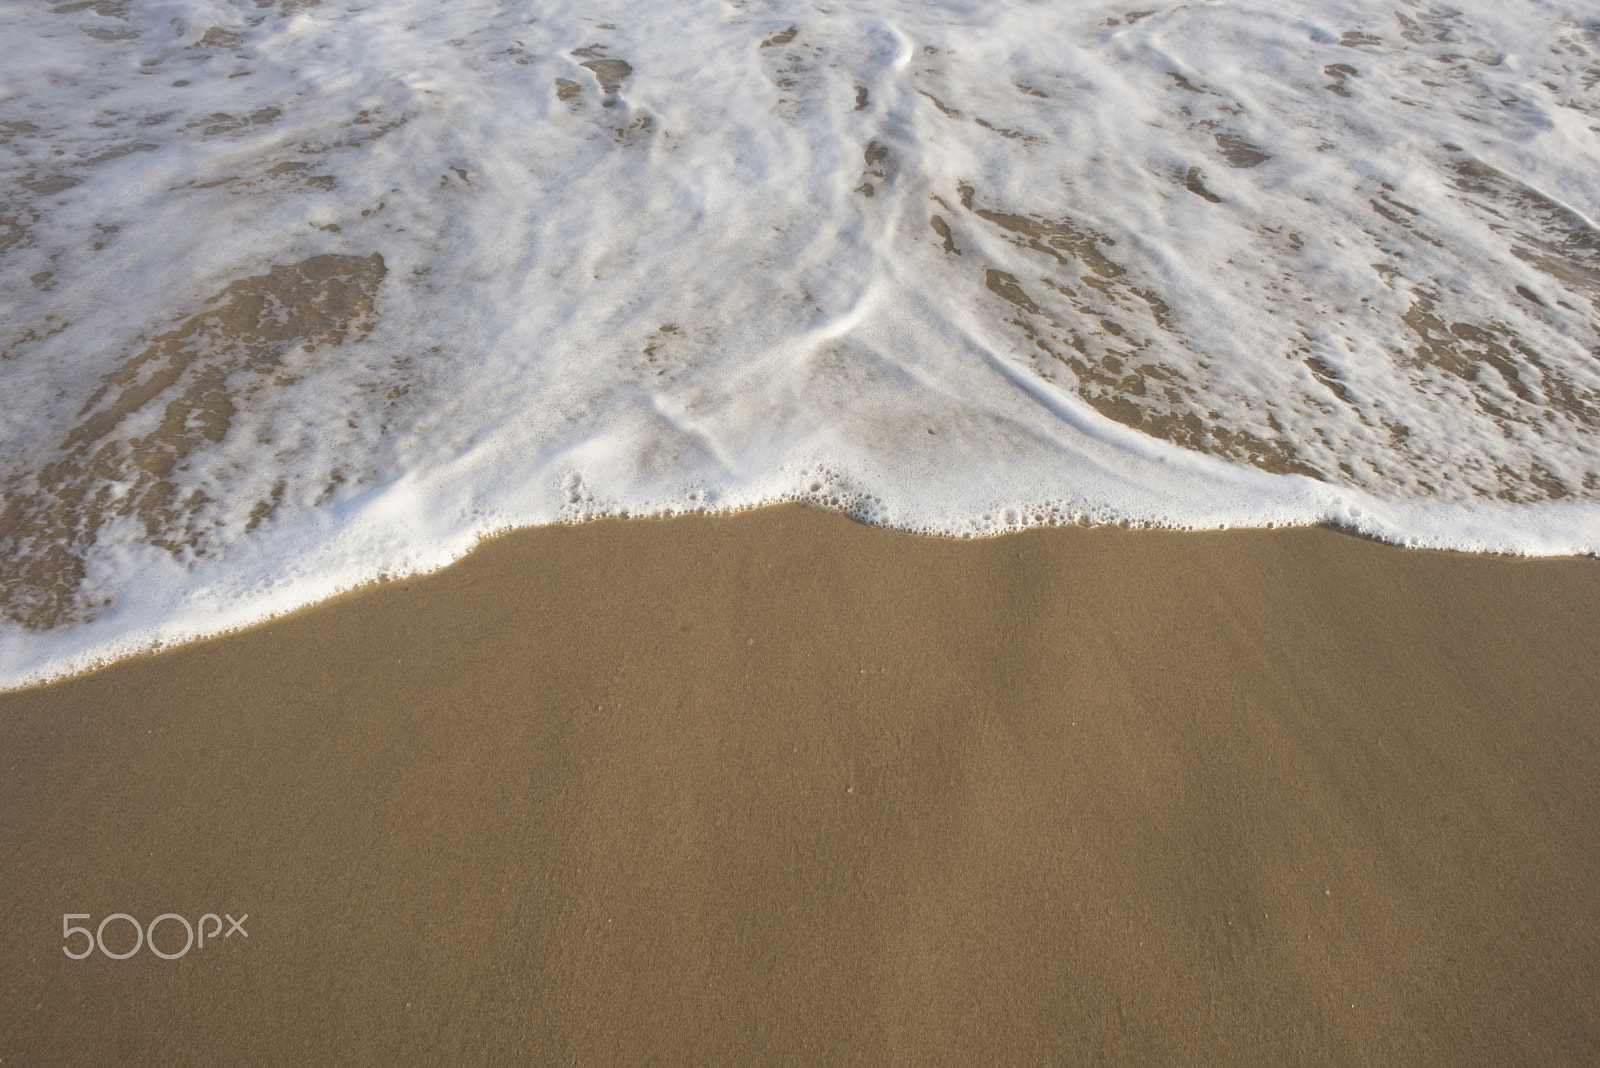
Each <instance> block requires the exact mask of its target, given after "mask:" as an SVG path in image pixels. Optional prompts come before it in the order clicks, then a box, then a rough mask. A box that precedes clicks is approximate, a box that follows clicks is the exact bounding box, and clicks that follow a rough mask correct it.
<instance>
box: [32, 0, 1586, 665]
mask: <svg viewBox="0 0 1600 1068" xmlns="http://www.w3.org/2000/svg"><path fill="white" fill-rule="evenodd" d="M0 23H3V25H5V26H6V29H7V32H6V34H5V35H4V39H3V43H0V58H3V62H0V144H3V152H0V168H3V171H4V174H3V176H0V180H3V183H4V184H3V186H0V350H3V355H4V359H3V361H0V383H3V385H4V389H5V393H6V404H5V406H4V409H3V412H0V479H3V485H4V492H5V512H4V516H3V519H0V553H3V557H4V561H5V577H4V580H3V585H0V610H3V612H4V622H3V624H0V684H4V685H10V686H15V685H21V684H25V683H28V682H30V681H36V680H39V679H43V678H48V677H53V676H55V675H59V674H62V673H65V672H69V671H73V670H78V669H81V668H83V667H85V666H88V665H91V664H94V663H98V662H101V661H104V660H106V659H109V658H113V657H115V656H118V655H123V654H126V653H128V652H132V651H136V650H139V649H145V648H150V647H154V646H159V645H162V644H168V643H172V642H175V641H181V640H185V639H187V638H191V637H194V636H197V635H202V634H207V633H215V632H217V631H220V630H224V629H228V628H231V627H235V626H240V625H244V624H247V623H249V622H252V621H255V620H258V619H261V618H264V617H266V616H269V615H272V614H274V613H277V612H281V611H284V610H287V609H290V608H293V607H295V606H298V605H302V604H306V603H308V602H311V601H313V600H316V599H319V598H322V597H326V596H328V595H331V594H332V593H335V592H337V591H338V590H341V589H346V588H349V587H351V586H354V585H358V584H360V583H362V582H366V581H370V580H372V579H374V578H376V577H379V576H383V575H389V576H394V575H400V574H408V573H413V572H417V571H422V570H427V569H431V568H436V567H438V566H442V565H443V564H445V563H447V562H448V561H450V560H451V559H454V558H456V557H458V556H459V555H461V554H462V553H464V552H466V551H467V550H468V549H470V547H471V546H472V545H473V544H474V543H475V542H476V541H477V540H478V539H479V538H480V537H482V536H483V535H484V534H486V533H489V532H493V531H498V530H503V529H506V528H510V527H515V526H523V525H533V524H544V523H552V522H567V521H576V520H581V519H585V518H588V517H593V516H600V515H665V514H675V513H682V512H697V511H719V510H729V509H738V508H744V507H751V506H755V505H758V504H761V503H764V502H771V501H779V500H801V501H809V502H812V503H815V504H819V505H821V506H824V507H832V508H837V509H839V510H842V511H846V512H848V513H850V514H852V515H855V516H858V517H859V518H861V519H864V520H866V521H868V522H873V523H880V524H884V525H887V526H891V527H897V528H902V529H906V530H912V531H920V532H925V533H933V534H944V535H983V534H992V533H997V532H1001V531H1006V530H1014V529H1019V528H1022V527H1025V526H1029V525H1036V524H1043V523H1064V522H1132V523H1138V524H1149V525H1160V526H1168V527H1176V528H1216V527H1222V526H1263V525H1268V524H1309V523H1319V522H1333V523H1337V524H1340V525H1342V526H1345V527H1347V528H1350V529H1352V530H1357V531H1361V532H1364V533H1367V534H1371V535H1374V536H1377V537H1380V538H1384V539H1387V540H1390V541H1394V542H1397V543H1401V544H1406V545H1416V546H1435V547H1444V548H1454V549H1465V550H1478V551H1484V550H1487V551H1497V552H1512V553H1525V554H1563V553H1595V552H1597V551H1600V447H1597V442H1600V326H1597V321H1600V229H1597V228H1596V220H1597V219H1600V188H1597V186H1596V183H1595V181H1594V176H1595V175H1596V174H1600V95H1597V88H1596V87H1597V85H1600V19H1596V18H1595V17H1594V16H1593V13H1592V6H1591V5H1588V4H1583V3H1575V2H1573V3H1562V2H1537V0H1525V2H1520V3H1504V2H1490V0H1463V2H1461V3H1458V4H1455V5H1451V6H1448V7H1446V6H1440V7H1432V6H1429V5H1427V4H1425V3H1417V2H1411V0H1400V2H1399V3H1392V2H1384V3H1376V2H1370V3H1368V2H1355V0H1344V2H1331V3H1330V2H1322V0H1318V2H1316V3H1312V2H1310V0H1286V2H1277V0H1275V2H1272V3H1266V2H1204V3H1188V4H1169V5H1162V6H1154V7H1135V6H1133V5H1127V4H1113V3H1101V2H1081V3H1072V4H1056V3H1021V2H1007V3H1001V2H993V3H976V2H967V3H931V2H925V3H911V2H904V0H862V2H854V3H849V4H845V3H809V4H808V3H798V2H771V3H755V2H732V0H703V2H700V0H687V2H663V3H648V4H646V3H621V2H607V0H600V2H591V0H585V2H583V3H577V2H574V0H550V2H495V3H487V2H475V0H452V2H450V3H444V4H441V3H437V2H426V3H424V2H421V0H385V2H384V3H373V4H368V5H364V6H363V5H360V4H354V5H352V4H347V3H341V4H334V3H331V2H323V3H317V2H316V0H285V2H283V3H281V4H272V3H269V2H251V3H233V2H223V0H149V2H141V3H132V2H126V0H99V2H94V3H83V2H69V3H57V4H55V5H54V6H44V5H42V4H37V3H23V2H16V0H12V2H6V3H0Z"/></svg>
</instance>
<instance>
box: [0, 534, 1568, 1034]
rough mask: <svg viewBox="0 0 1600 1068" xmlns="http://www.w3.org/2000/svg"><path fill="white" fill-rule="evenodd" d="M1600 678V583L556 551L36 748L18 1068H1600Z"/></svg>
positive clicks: (27, 707) (469, 571)
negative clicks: (481, 1066) (1376, 1067)
mask: <svg viewBox="0 0 1600 1068" xmlns="http://www.w3.org/2000/svg"><path fill="white" fill-rule="evenodd" d="M1596 663H1600V561H1595V560H1589V559H1578V560H1571V559H1568V560H1538V561H1528V560H1514V559H1505V558H1491V557H1473V556H1462V555H1453V554H1445V553H1429V552H1412V551H1405V550H1400V549H1395V548H1391V547H1386V546H1381V545H1376V544H1373V543H1370V542H1366V541H1362V540H1359V539H1355V538H1351V537H1347V536H1344V535H1340V534H1337V533H1333V532H1330V531H1325V530H1287V531H1265V532H1260V531H1258V532H1219V533H1209V534H1180V533H1169V532H1150V531H1123V530H1116V529H1090V530H1080V529H1075V528H1074V529H1055V530H1038V531H1032V532H1027V533H1023V534H1020V535H1016V536H1009V537H1004V538H995V539H988V540H983V541H968V542H961V541H945V540H936V539H928V538H918V537H914V536H910V535H903V534H896V533H892V532H888V531H884V530H880V529H875V528H869V527H863V526H860V525H857V524H854V523H851V522H850V521H848V520H846V519H843V518H841V517H839V516H837V515H831V514H826V513H819V512H816V511H812V510H807V509H802V508H799V507H781V508H773V509H766V510H762V511H758V512H752V513H746V514H742V515H738V516H734V517H721V518H688V519H679V520H671V521H604V522H597V523H592V524H587V525H583V526H577V527H557V528H547V529H542V530H533V531H526V532H522V533H518V534H514V535H510V536H507V537H504V538H501V539H498V540H496V541H493V542H491V543H489V544H487V545H485V546H483V547H481V548H480V549H479V550H478V551H477V552H476V553H474V554H473V555H472V556H470V557H469V558H468V559H466V560H465V561H463V562H461V563H460V564H458V565H457V566H455V567H452V568H450V569H447V570H446V571H443V572H441V573H439V574H436V575H434V576H431V577H429V578H425V579H422V580H416V581H408V582H404V583H393V584H390V585H387V586H384V587H379V588H376V589H372V590H368V591H365V592H363V593H359V594H356V595H352V596H349V597H346V598H342V599H340V600H338V601H335V602H332V603H329V604H326V605H323V606H320V607H317V608H313V609H310V610H307V611H304V612H301V613H297V614H295V615H293V616H291V617H289V618H286V619H284V620H280V621H278V622H276V623H273V624H270V625H267V626H263V627H260V628H256V629H253V630H250V631H247V632H244V633H241V634H237V635H234V636H230V637H227V638H224V639H219V640H216V641H210V642H204V643H199V644H195V645H192V646H188V647H185V648H182V649H178V650H176V651H173V652H170V653H166V654H162V655H159V656H154V657H147V658H142V659H138V660H134V661H129V662H126V663H123V664H121V665H118V666H115V667H113V668H111V669H108V670H106V671H102V672H99V673H96V674H94V675H90V676H87V677H84V678H80V679H76V680H72V681H69V682H66V683H62V684H57V685H54V686H50V687H44V688H40V689H35V690H31V691H26V692H21V693H14V694H9V695H3V696H0V751H3V753H4V774H3V775H0V856H4V858H5V864H4V865H0V894H3V897H4V900H5V901H6V902H7V904H8V912H7V916H8V921H9V922H8V923H7V924H5V925H4V927H3V928H0V1056H3V1057H4V1058H5V1060H6V1061H7V1063H10V1062H12V1061H16V1062H17V1063H52V1062H53V1063H69V1062H73V1063H129V1064H132V1063H152V1064H153V1063H162V1064H216V1063H237V1064H248V1063H263V1064H281V1063H287V1062H297V1063H318V1062H321V1063H335V1062H337V1063H382V1064H396V1063H423V1062H428V1063H437V1062H473V1063H508V1064H509V1063H517V1064H522V1063H557V1062H559V1063H569V1062H571V1063H588V1064H601V1063H643V1062H646V1061H652V1060H654V1061H660V1062H663V1063H705V1062H713V1061H715V1062H720V1063H737V1064H744V1063H766V1062H780V1061H781V1062H800V1063H817V1064H841V1063H871V1064H886V1063H892V1064H919V1065H920V1064H973V1063H995V1062H998V1063H1014V1064H1040V1063H1123V1064H1160V1063H1185V1064H1338V1065H1349V1064H1407V1065H1427V1064H1441V1065H1462V1064H1518V1063H1521V1064H1535V1063H1537V1064H1577V1063H1592V1062H1593V1061H1594V1059H1595V1058H1596V1057H1597V1055H1600V995H1597V994H1596V991H1600V908H1597V907H1596V905H1595V899H1594V887H1595V886H1596V885H1600V834H1597V833H1596V831H1597V827H1596V815H1595V813H1596V804H1595V802H1596V792H1597V787H1596V784H1597V783H1600V717H1597V715H1596V711H1597V701H1596V695H1595V669H1594V665H1595V664H1596ZM223 911H227V912H230V913H232V914H233V915H234V916H238V915H240V914H241V913H249V915H250V920H249V921H248V924H247V927H248V931H249V938H248V940H245V939H243V938H239V937H234V938H232V939H230V940H227V941H220V942H213V944H211V945H208V947H207V948H206V949H205V950H204V951H203V952H201V951H193V952H191V953H190V954H188V955H187V956H186V957H184V958H183V959H181V960H176V961H170V962H169V961H163V960H160V959H157V958H155V957H153V956H151V955H150V954H149V953H148V952H147V951H146V952H141V953H140V954H139V955H137V956H135V957H133V958H130V959H129V960H125V961H113V960H107V959H104V958H100V957H98V956H97V957H95V958H92V959H89V960H85V961H72V960H68V959H67V958H66V957H65V956H63V954H62V951H61V946H62V939H61V922H62V920H61V917H62V914H63V913H66V912H89V913H91V915H92V916H93V922H95V923H98V921H99V919H100V918H101V917H103V916H105V915H107V914H110V913H112V912H127V913H131V914H133V915H134V916H137V917H139V918H141V919H142V920H145V921H148V920H149V919H151V918H153V917H154V916H156V915H158V914H160V913H164V912H177V913H180V914H182V915H184V916H186V917H189V918H191V919H193V918H195V917H198V916H199V915H200V914H202V913H205V912H218V913H220V912H223ZM108 937H109V935H108ZM175 937H178V936H177V935H176V934H175ZM169 948H170V947H169Z"/></svg>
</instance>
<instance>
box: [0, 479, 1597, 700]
mask: <svg viewBox="0 0 1600 1068" xmlns="http://www.w3.org/2000/svg"><path fill="white" fill-rule="evenodd" d="M795 508H797V509H804V510H806V511H815V512H818V513H821V514H825V515H832V516H836V517H838V518H840V519H843V520H846V521H848V522H851V523H855V524H857V525H859V526H863V527H868V528H871V529H874V530H879V531H883V532H885V533H888V534H891V535H895V536H900V537H907V538H916V539H923V538H926V539H931V540H933V541H937V542H951V543H958V544H959V543H966V542H977V541H989V540H993V539H1005V538H1014V537H1019V536H1032V535H1037V534H1039V533H1040V532H1042V531H1052V530H1063V531H1071V530H1076V531H1080V532H1085V531H1121V532H1124V533H1134V534H1138V533H1160V534H1169V535H1178V536H1208V535H1216V534H1242V535H1245V536H1250V535H1258V534H1259V535H1268V536H1271V535H1274V534H1281V533H1283V532H1285V531H1324V532H1327V533H1329V534H1334V535H1340V536H1344V537H1350V538H1355V539H1357V540H1360V541H1364V542H1369V543H1371V544H1373V545H1378V546H1382V547H1384V548H1387V549H1393V550H1397V551H1401V552H1414V553H1438V554H1443V555H1446V556H1456V557H1483V558H1491V559H1502V560H1528V561H1575V560H1597V561H1600V552H1578V553H1550V554H1541V553H1533V552H1517V551H1513V550H1501V549H1492V548H1489V549H1459V548H1451V547H1446V546H1435V545H1408V544H1402V543H1400V542H1397V541H1390V540H1387V539H1385V538H1384V537H1383V536H1381V535H1379V534H1376V533H1373V532H1371V531H1367V530H1362V529H1360V528H1358V527H1354V526H1345V525H1342V524H1340V523H1338V522H1336V521H1334V520H1331V519H1325V520H1322V521H1320V522H1315V523H1303V524H1302V523H1275V524H1273V523H1269V524H1267V525H1265V526H1229V525H1226V524H1224V525H1221V526H1214V527H1199V528H1188V527H1169V526H1163V525H1161V524H1158V523H1150V522H1143V521H1139V520H1119V521H1117V522H1091V521H1084V520H1081V519H1080V520H1077V521H1062V522H1050V523H1033V524H1029V525H1027V526H1022V527H1017V528H1014V529H1005V530H999V531H992V532H989V533H977V534H943V533H927V532H923V531H918V530H908V529H903V528H900V527H895V526H889V525H884V524H880V523H874V522H871V521H869V520H866V519H861V518H859V517H857V516H855V515H853V514H851V513H850V512H848V511H844V510H839V509H835V508H831V507H826V506H818V505H815V504H813V503H810V502H808V501H804V500H783V501H774V502H766V503H761V504H752V505H741V506H736V507H732V508H729V509H726V510H718V511H693V512H679V513H673V514H669V515H655V514H649V515H629V514H626V513H623V514H617V515H609V514H608V515H597V516H591V517H587V518H584V519H580V520H575V521H571V522H552V523H543V524H535V525H531V526H512V527H506V528H503V529H500V530H496V531H492V532H490V533H487V534H484V535H481V536H480V537H479V538H478V540H477V541H476V542H475V543H473V545H472V546H471V547H470V548H468V549H467V550H466V551H465V552H463V553H462V554H461V555H460V556H457V557H455V558H453V559H451V560H450V561H449V562H448V563H445V564H442V565H440V566H438V567H434V568H431V569H429V570H422V571H417V572H411V573H407V574H402V575H399V576H389V575H382V576H379V577H377V578H373V579H367V580H365V581H362V582H359V583H357V584H355V585H353V586H349V587H345V588H342V589H336V590H335V591H334V592H333V593H330V594H327V595H326V596H323V597H319V598H315V599H312V600H309V601H306V602H304V603H301V604H296V605H293V606H292V607H288V608H283V609H280V610H278V611H274V612H270V613H268V614H265V615H260V616H255V617H251V616H249V615H248V612H247V613H246V620H245V621H244V622H240V623H234V624H230V625H226V626H223V627H221V628H220V629H217V630H208V631H206V630H203V631H196V632H193V633H189V634H185V635H180V636H178V637H175V638H171V639H167V640H154V639H153V640H152V642H151V644H148V645H145V646H143V647H140V648H135V649H132V650H130V651H126V652H114V653H109V654H104V655H99V654H89V653H75V654H72V655H71V656H69V657H68V658H67V659H68V662H69V663H73V664H76V665H77V666H73V667H68V668H65V669H62V670H61V671H60V672H58V673H56V674H35V675H33V676H32V677H28V678H27V681H23V682H18V683H15V684H12V685H9V686H7V685H6V684H5V683H3V682H0V697H4V696H6V695H9V694H21V693H28V692H32V691H35V690H39V689H43V688H47V687H51V686H56V685H59V684H61V683H64V682H69V681H72V680H74V679H81V678H84V677H86V676H89V675H94V674H96V673H99V672H102V671H106V670H108V669H110V668H113V667H116V666H118V665H121V664H125V663H128V662H130V661H141V660H145V659H148V658H150V657H163V656H166V655H168V654H170V653H172V652H174V651H176V650H179V649H183V648H186V647H188V646H191V645H195V644H198V643H204V642H211V641H220V640H226V639H229V638H232V637H235V636H237V635H239V634H243V633H247V632H249V631H252V630H255V629H257V628H260V627H269V626H274V625H277V624H279V623H281V622H283V621H285V620H288V619H292V618H294V617H296V616H298V615H299V614H301V613H303V612H308V611H314V610H316V609H318V608H321V607H323V606H326V605H331V604H335V603H338V602H341V601H343V600H345V599H346V598H350V597H361V596H364V595H366V594H368V593H369V592H371V591H374V590H379V589H383V588H385V587H387V586H390V585H394V584H396V583H399V584H406V583H411V582H417V581H424V580H427V579H429V578H431V577H433V576H434V575H437V574H439V573H441V572H443V571H447V570H449V569H451V568H454V567H456V566H458V565H460V564H461V563H462V562H463V561H465V560H467V559H468V558H470V557H472V556H473V555H475V554H476V553H478V552H479V551H480V550H481V549H482V548H483V547H484V546H486V545H490V544H493V543H495V542H498V541H500V540H501V539H504V538H517V537H522V536H527V535H530V534H533V533H535V532H537V531H543V530H551V529H557V528H570V527H585V526H589V525H591V524H595V523H599V524H611V523H645V524H649V523H674V522H683V521H711V522H717V521H722V520H727V519H734V518H737V517H740V516H744V515H748V514H750V513H758V512H767V511H771V510H783V509H795ZM91 625H92V624H91ZM80 657H81V658H82V659H81V660H80V659H79V658H80Z"/></svg>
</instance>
